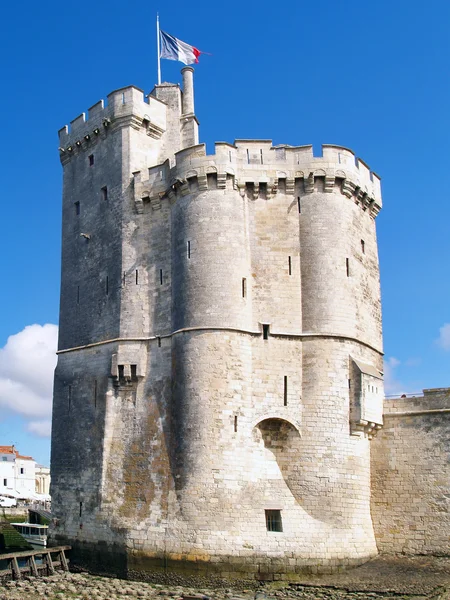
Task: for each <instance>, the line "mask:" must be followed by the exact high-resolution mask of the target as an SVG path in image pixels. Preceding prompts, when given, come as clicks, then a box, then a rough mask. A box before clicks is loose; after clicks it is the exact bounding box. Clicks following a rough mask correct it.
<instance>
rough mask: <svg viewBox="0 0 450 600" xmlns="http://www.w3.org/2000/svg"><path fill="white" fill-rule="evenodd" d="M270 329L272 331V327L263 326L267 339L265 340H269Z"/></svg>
mask: <svg viewBox="0 0 450 600" xmlns="http://www.w3.org/2000/svg"><path fill="white" fill-rule="evenodd" d="M269 329H270V325H267V324H263V339H265V340H268V339H269Z"/></svg>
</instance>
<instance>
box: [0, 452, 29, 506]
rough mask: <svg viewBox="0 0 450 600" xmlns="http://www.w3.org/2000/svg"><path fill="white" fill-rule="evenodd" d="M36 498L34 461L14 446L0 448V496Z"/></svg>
mask: <svg viewBox="0 0 450 600" xmlns="http://www.w3.org/2000/svg"><path fill="white" fill-rule="evenodd" d="M2 495H4V496H12V497H14V498H19V499H35V498H36V461H35V460H34V458H32V457H31V456H22V455H21V454H19V452H18V451H17V450H16V449H15V448H14V446H0V496H2Z"/></svg>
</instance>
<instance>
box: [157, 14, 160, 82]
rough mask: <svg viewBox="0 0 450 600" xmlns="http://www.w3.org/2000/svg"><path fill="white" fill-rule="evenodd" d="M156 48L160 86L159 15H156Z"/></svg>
mask: <svg viewBox="0 0 450 600" xmlns="http://www.w3.org/2000/svg"><path fill="white" fill-rule="evenodd" d="M156 47H157V51H158V85H161V52H160V48H159V14H158V13H156Z"/></svg>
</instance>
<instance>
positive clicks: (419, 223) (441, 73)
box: [0, 0, 450, 464]
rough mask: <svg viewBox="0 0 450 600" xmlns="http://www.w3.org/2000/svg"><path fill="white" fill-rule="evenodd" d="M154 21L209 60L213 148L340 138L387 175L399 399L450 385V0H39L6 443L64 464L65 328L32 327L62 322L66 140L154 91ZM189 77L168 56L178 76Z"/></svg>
mask: <svg viewBox="0 0 450 600" xmlns="http://www.w3.org/2000/svg"><path fill="white" fill-rule="evenodd" d="M157 10H159V13H160V18H161V27H162V28H163V29H164V30H166V31H167V32H169V33H171V34H172V35H175V36H176V37H178V38H180V39H182V40H184V41H186V42H188V43H191V44H193V45H195V46H197V47H198V48H200V49H201V50H205V51H207V52H210V53H212V56H202V57H201V58H200V64H199V65H198V67H197V68H196V72H195V93H196V113H197V116H198V118H199V120H200V138H201V140H202V141H204V142H206V143H207V147H208V150H209V151H212V150H213V143H214V141H215V140H217V141H229V142H232V141H233V140H234V139H235V138H262V139H267V138H269V139H272V140H273V142H274V143H275V144H279V143H288V144H294V145H302V144H309V143H312V144H313V145H314V147H315V149H317V150H318V149H319V148H320V144H322V143H335V144H340V145H343V146H347V147H350V148H352V149H353V150H354V151H355V152H356V153H357V154H358V155H359V156H360V157H361V158H362V159H363V160H364V161H365V162H366V163H368V164H369V166H370V167H371V168H372V169H373V170H374V171H375V172H376V173H378V174H379V175H380V176H381V177H382V190H383V201H384V208H383V210H382V212H381V213H380V215H379V217H378V219H377V223H378V236H379V248H380V262H381V285H382V297H383V317H384V348H385V353H386V361H387V376H388V377H387V379H388V381H387V383H388V392H390V393H395V392H400V391H407V392H414V391H420V390H421V389H422V388H427V387H445V386H448V385H450V376H449V374H448V373H449V366H450V325H449V326H448V327H446V324H448V323H450V306H449V296H450V277H449V276H448V271H449V258H450V236H449V233H448V232H449V222H450V202H449V192H448V189H447V186H446V183H447V181H446V175H447V170H448V162H449V159H450V156H449V152H448V147H447V146H448V144H447V138H448V134H449V120H450V116H449V115H450V111H449V106H450V83H449V82H450V78H449V63H450V61H449V58H450V56H449V54H450V53H449V45H448V40H449V35H448V28H449V22H450V19H449V17H450V3H448V2H446V1H444V0H430V2H428V3H426V4H423V3H420V4H419V2H417V1H411V0H409V1H408V2H407V1H404V0H396V2H392V1H390V2H388V1H387V0H378V1H377V2H370V1H369V2H365V3H363V2H360V1H358V2H356V1H354V0H344V1H343V2H332V1H331V0H316V1H315V2H314V3H312V2H301V1H298V0H296V1H294V0H286V1H285V2H280V3H276V4H275V3H269V2H267V1H264V0H261V1H259V2H251V1H247V2H236V1H235V0H230V1H229V2H227V3H225V4H219V3H216V4H215V3H211V2H205V1H204V0H198V1H197V2H196V3H195V4H192V3H186V2H180V1H179V0H174V1H172V2H171V3H170V5H169V4H164V5H163V4H160V5H158V4H157V3H153V2H148V1H147V2H142V1H140V0H129V1H128V3H127V4H124V3H123V2H117V1H115V0H112V1H111V0H110V1H108V2H105V1H104V0H97V1H95V0H94V2H91V3H87V4H86V3H79V2H70V1H69V2H56V1H55V0H48V1H47V2H43V3H36V2H30V1H29V0H25V1H24V2H22V3H20V4H16V3H8V4H7V5H6V6H4V7H3V10H2V20H1V23H0V56H1V57H2V59H1V63H2V64H1V74H2V86H1V94H0V108H1V113H2V114H3V122H2V129H1V138H2V144H0V165H1V167H0V168H1V174H2V188H1V190H2V192H1V194H2V198H1V200H2V212H3V214H2V231H1V236H0V252H1V256H2V259H3V261H2V286H1V290H2V293H1V294H0V309H1V315H2V318H1V319H0V348H1V350H0V444H9V443H15V444H16V445H17V446H18V447H19V449H20V451H21V452H22V453H25V454H33V455H34V456H35V458H36V459H37V460H39V461H40V462H42V463H46V464H48V462H49V438H48V437H46V434H47V433H48V428H46V425H45V422H46V421H47V420H48V418H49V413H50V396H51V393H50V392H49V381H50V382H51V371H52V369H53V360H54V359H53V358H52V357H53V354H52V352H53V349H52V344H53V343H54V339H55V337H56V328H51V327H47V328H45V329H43V328H42V327H30V326H32V325H41V326H43V325H44V324H46V323H47V324H54V325H57V323H58V303H59V270H60V225H61V223H60V219H61V210H60V204H61V177H62V171H61V167H60V164H59V158H58V151H57V148H58V139H57V130H58V129H59V128H60V127H62V126H63V125H64V124H66V123H68V122H69V121H70V120H72V119H74V118H75V117H76V116H78V115H79V114H80V113H81V112H83V111H86V110H87V109H88V108H89V107H90V106H92V105H93V104H94V103H95V102H97V101H98V100H99V99H100V98H106V95H107V94H108V93H109V92H110V91H112V90H114V89H116V88H119V87H122V86H124V85H130V84H134V85H136V86H138V87H141V88H142V89H143V90H145V92H146V93H148V92H149V91H151V89H152V87H153V85H154V84H155V83H156V50H155V47H156V37H155V14H156V11H157ZM182 66H183V65H181V64H180V63H175V62H171V61H163V80H166V81H174V82H179V81H180V80H181V77H180V73H179V72H180V68H181V67H182ZM25 328H27V329H25ZM10 336H15V337H13V338H10ZM8 338H10V340H9V342H8Z"/></svg>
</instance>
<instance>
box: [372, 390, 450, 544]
mask: <svg viewBox="0 0 450 600" xmlns="http://www.w3.org/2000/svg"><path fill="white" fill-rule="evenodd" d="M449 459H450V389H449V388H445V389H441V388H439V389H430V390H424V392H423V396H414V397H409V398H388V399H387V400H385V409H384V427H383V429H382V430H381V432H380V433H379V434H378V436H377V438H376V439H375V440H374V441H373V442H372V461H371V464H372V519H373V523H374V528H375V535H376V539H377V545H378V549H379V551H380V552H387V553H389V552H391V553H404V554H434V555H439V554H445V555H448V554H449V551H450V550H449V549H450V538H449V531H450V494H449V481H450V460H449Z"/></svg>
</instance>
